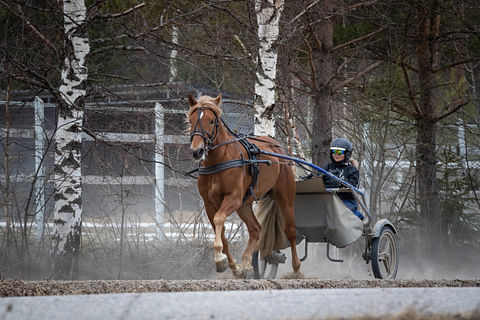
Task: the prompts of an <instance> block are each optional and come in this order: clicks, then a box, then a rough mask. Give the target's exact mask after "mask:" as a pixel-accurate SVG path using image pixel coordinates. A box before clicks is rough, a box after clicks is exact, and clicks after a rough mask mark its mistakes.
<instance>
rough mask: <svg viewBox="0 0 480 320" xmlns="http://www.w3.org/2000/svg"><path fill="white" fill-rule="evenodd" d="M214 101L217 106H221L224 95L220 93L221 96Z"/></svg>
mask: <svg viewBox="0 0 480 320" xmlns="http://www.w3.org/2000/svg"><path fill="white" fill-rule="evenodd" d="M214 101H215V104H216V105H217V106H219V105H220V102H222V94H221V93H220V94H219V95H218V96H217V97H216V98H215V99H214Z"/></svg>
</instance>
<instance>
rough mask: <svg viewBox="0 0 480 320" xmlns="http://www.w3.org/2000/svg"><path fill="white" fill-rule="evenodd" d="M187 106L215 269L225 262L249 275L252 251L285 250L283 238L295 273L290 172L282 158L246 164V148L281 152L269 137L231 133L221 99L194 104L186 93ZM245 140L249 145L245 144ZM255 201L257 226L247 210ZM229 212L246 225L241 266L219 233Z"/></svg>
mask: <svg viewBox="0 0 480 320" xmlns="http://www.w3.org/2000/svg"><path fill="white" fill-rule="evenodd" d="M188 103H189V104H190V110H189V111H188V115H187V116H188V121H189V123H190V130H189V131H190V140H191V145H190V151H191V153H192V156H193V158H194V159H195V160H198V161H200V167H199V173H200V175H199V177H198V190H199V192H200V195H201V196H202V198H203V201H204V204H205V210H206V212H207V215H208V219H209V221H210V223H211V224H212V226H213V229H214V232H215V242H214V251H215V264H216V271H217V272H223V271H225V270H226V268H227V261H228V266H229V267H230V269H231V270H232V272H233V274H234V275H235V276H236V277H248V276H251V275H252V274H253V268H252V265H251V263H252V254H253V252H254V250H255V249H257V250H259V251H260V253H261V254H262V257H265V256H266V255H268V254H269V253H270V252H271V251H272V250H274V249H283V248H286V247H287V246H288V243H286V239H285V234H286V237H287V238H288V241H289V244H290V248H291V253H292V268H293V271H294V273H299V272H300V260H299V259H298V256H297V250H296V243H295V238H296V231H295V215H294V200H295V179H294V175H293V171H292V168H291V167H290V166H289V165H288V163H285V161H282V160H281V159H278V158H276V157H272V156H267V155H263V154H261V153H257V154H256V156H255V160H251V159H249V154H250V155H251V153H249V152H248V151H247V147H248V146H252V145H254V147H257V146H258V149H260V150H265V151H270V152H275V153H283V154H284V152H283V150H282V148H281V147H280V146H279V144H278V142H277V141H275V140H274V139H273V138H270V137H256V136H255V137H249V138H248V139H247V138H240V137H239V136H237V135H234V134H233V133H232V131H230V129H228V127H227V126H226V125H225V124H224V123H223V121H222V120H221V109H220V104H221V96H220V95H219V96H218V97H216V98H212V97H209V96H202V97H200V98H199V99H198V100H196V99H195V98H193V97H192V96H191V95H190V96H189V97H188ZM241 140H243V141H241ZM245 141H248V142H249V143H248V142H247V144H245ZM246 145H247V146H246ZM258 149H257V150H258ZM252 166H256V167H257V170H258V171H257V172H258V174H254V173H253V172H252V171H251V170H250V169H252V168H251V167H252ZM202 169H203V170H202ZM255 176H256V177H255ZM252 181H254V183H253V184H252ZM254 200H260V203H259V205H258V206H257V208H258V209H260V210H262V209H263V210H264V211H263V212H262V215H263V216H264V217H265V218H264V219H261V220H262V222H261V224H260V223H259V222H258V221H257V218H256V217H255V214H254V212H253V209H252V203H253V201H254ZM267 209H268V210H269V211H268V212H267V211H265V210H267ZM234 211H236V212H237V214H238V216H239V217H240V218H241V219H242V220H243V222H244V223H245V224H246V226H247V230H248V233H249V239H248V244H247V247H246V249H245V251H244V252H243V255H242V264H241V265H237V264H236V262H235V259H234V258H233V256H232V255H231V254H230V252H229V250H228V243H227V239H226V238H225V234H224V232H225V228H224V223H225V221H226V219H227V217H228V216H230V215H231V214H232V213H233V212H234ZM257 245H258V247H257Z"/></svg>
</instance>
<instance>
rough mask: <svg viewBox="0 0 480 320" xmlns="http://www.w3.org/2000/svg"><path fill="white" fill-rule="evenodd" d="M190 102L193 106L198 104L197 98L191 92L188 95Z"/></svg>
mask: <svg viewBox="0 0 480 320" xmlns="http://www.w3.org/2000/svg"><path fill="white" fill-rule="evenodd" d="M188 104H189V105H190V107H193V106H194V105H196V104H197V100H196V99H195V98H194V97H192V95H191V94H189V95H188Z"/></svg>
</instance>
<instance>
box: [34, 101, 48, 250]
mask: <svg viewBox="0 0 480 320" xmlns="http://www.w3.org/2000/svg"><path fill="white" fill-rule="evenodd" d="M44 107H45V106H44V103H43V101H42V99H40V98H39V97H35V100H34V101H33V109H34V115H35V130H34V131H35V172H36V174H37V180H36V183H35V217H36V220H37V243H39V244H40V243H41V242H42V240H43V226H44V223H45V169H44V163H45V161H44V160H43V157H44V134H43V132H44V123H45V112H44Z"/></svg>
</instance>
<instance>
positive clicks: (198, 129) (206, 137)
mask: <svg viewBox="0 0 480 320" xmlns="http://www.w3.org/2000/svg"><path fill="white" fill-rule="evenodd" d="M205 110H209V111H211V112H212V113H213V114H214V115H215V120H214V121H215V123H214V126H213V129H212V132H210V133H209V132H206V131H205V130H204V129H203V127H202V122H201V121H200V120H201V117H202V113H203V111H205ZM194 112H197V113H198V116H197V122H196V123H195V125H194V126H193V131H192V132H191V133H190V143H192V141H193V138H194V137H195V136H200V137H202V139H203V143H204V145H205V149H206V150H209V149H211V148H212V147H213V143H214V142H215V140H216V139H217V137H218V132H219V130H218V129H219V128H218V127H219V121H218V116H217V113H216V112H215V111H214V110H213V109H211V108H208V107H199V108H197V109H195V110H193V111H192V113H194Z"/></svg>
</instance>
